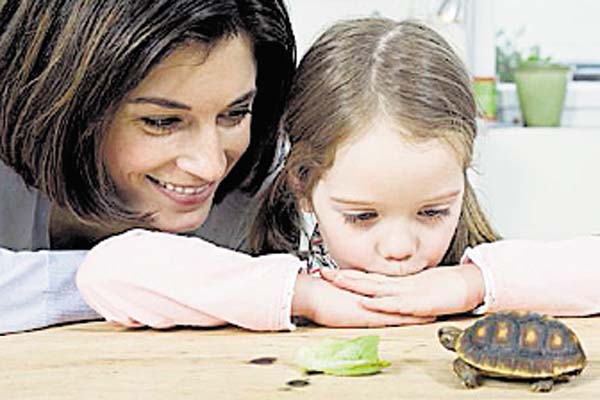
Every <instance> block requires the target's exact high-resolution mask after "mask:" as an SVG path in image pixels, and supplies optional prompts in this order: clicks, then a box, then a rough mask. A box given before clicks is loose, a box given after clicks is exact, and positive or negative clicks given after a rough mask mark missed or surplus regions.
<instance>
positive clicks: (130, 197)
mask: <svg viewBox="0 0 600 400" xmlns="http://www.w3.org/2000/svg"><path fill="white" fill-rule="evenodd" d="M255 80H256V67H255V62H254V55H253V51H252V46H251V43H250V41H249V40H248V39H246V38H245V37H243V36H237V37H235V38H233V39H228V40H224V41H223V42H221V43H219V44H218V45H217V46H215V47H214V48H212V49H211V51H210V52H209V53H208V55H207V53H206V50H205V49H204V48H203V47H202V45H201V44H189V45H186V46H184V47H181V48H179V49H177V50H175V51H174V52H173V53H172V54H170V55H169V56H168V57H166V58H165V59H164V60H163V61H162V62H161V63H160V64H158V65H157V66H156V67H155V68H154V69H153V70H152V71H151V72H150V74H149V75H148V76H147V77H146V78H145V79H144V80H143V81H142V82H141V83H140V85H139V86H138V87H136V88H135V89H134V90H133V91H132V92H131V93H130V94H129V95H128V97H127V98H126V99H125V100H124V101H123V103H122V104H121V106H120V107H119V109H118V110H117V113H116V116H115V118H114V120H113V121H112V123H111V125H110V128H109V132H108V134H107V138H106V142H105V147H104V148H103V152H104V153H103V154H104V162H105V165H106V167H107V169H108V173H109V174H110V176H111V178H112V179H113V180H114V181H115V183H116V186H117V190H118V195H119V196H120V197H121V198H122V199H123V200H124V201H125V202H126V204H127V205H128V206H129V207H130V208H132V209H133V210H135V211H140V212H144V213H152V214H153V216H154V219H153V221H152V223H151V225H152V226H154V227H155V228H158V229H160V230H165V231H171V232H182V231H189V230H193V229H195V228H197V227H199V226H200V225H201V224H202V223H203V222H204V221H205V220H206V217H207V215H208V212H209V210H210V208H211V206H212V202H213V196H214V194H215V191H216V190H217V188H218V186H219V183H220V182H221V181H222V180H223V178H225V176H226V175H227V173H229V171H231V169H232V167H233V166H234V165H235V163H236V162H237V161H238V160H239V158H240V157H241V156H242V154H243V153H244V151H245V150H246V148H247V147H248V144H249V141H250V110H251V109H252V101H253V99H254V94H255V91H256V87H255Z"/></svg>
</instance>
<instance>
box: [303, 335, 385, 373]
mask: <svg viewBox="0 0 600 400" xmlns="http://www.w3.org/2000/svg"><path fill="white" fill-rule="evenodd" d="M378 346H379V336H373V335H370V336H360V337H357V338H355V339H350V340H346V339H332V338H327V339H324V340H322V341H321V342H320V343H317V344H315V345H313V346H304V347H301V348H300V349H298V352H297V353H296V358H295V362H296V364H298V365H299V366H300V367H301V368H303V369H305V370H306V371H320V372H324V373H326V374H330V375H338V376H356V375H370V374H375V373H377V372H380V371H381V369H382V368H386V367H388V366H390V363H389V362H388V361H383V360H380V359H379V355H378Z"/></svg>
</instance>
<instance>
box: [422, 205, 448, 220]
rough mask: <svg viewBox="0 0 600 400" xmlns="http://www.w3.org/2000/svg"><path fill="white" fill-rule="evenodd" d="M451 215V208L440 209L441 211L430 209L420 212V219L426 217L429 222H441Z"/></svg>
mask: <svg viewBox="0 0 600 400" xmlns="http://www.w3.org/2000/svg"><path fill="white" fill-rule="evenodd" d="M449 214H450V209H449V208H439V209H435V208H430V209H425V210H421V211H419V216H420V217H424V218H426V219H427V220H431V221H437V220H440V219H442V218H444V217H446V216H448V215H449Z"/></svg>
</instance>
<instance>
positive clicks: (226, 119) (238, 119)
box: [217, 106, 252, 128]
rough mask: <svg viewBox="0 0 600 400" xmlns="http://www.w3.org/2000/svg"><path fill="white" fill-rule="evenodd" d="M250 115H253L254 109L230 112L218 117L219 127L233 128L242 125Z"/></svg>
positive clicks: (237, 109) (248, 108)
mask: <svg viewBox="0 0 600 400" xmlns="http://www.w3.org/2000/svg"><path fill="white" fill-rule="evenodd" d="M250 114H252V109H251V108H250V107H249V106H247V107H244V108H236V109H233V110H229V111H227V112H226V113H223V114H219V115H218V116H217V125H219V126H223V127H225V128H232V127H234V126H238V125H239V124H241V123H242V121H244V119H245V118H246V116H248V115H250Z"/></svg>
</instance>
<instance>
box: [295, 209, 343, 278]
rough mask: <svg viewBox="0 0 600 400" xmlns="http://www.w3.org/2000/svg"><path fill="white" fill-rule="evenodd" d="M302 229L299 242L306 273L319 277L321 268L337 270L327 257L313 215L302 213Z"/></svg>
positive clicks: (327, 252) (329, 257) (326, 251)
mask: <svg viewBox="0 0 600 400" xmlns="http://www.w3.org/2000/svg"><path fill="white" fill-rule="evenodd" d="M303 220H304V229H303V231H302V237H301V240H300V248H299V250H300V253H301V254H303V255H304V258H305V259H306V272H307V273H309V274H310V275H316V276H319V271H320V270H321V269H323V268H329V269H337V268H338V266H337V264H336V263H335V261H333V259H332V258H331V256H330V255H329V250H327V247H326V246H325V242H324V241H323V237H322V236H321V232H320V231H319V224H318V222H317V220H316V218H315V216H314V214H313V213H303Z"/></svg>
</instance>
